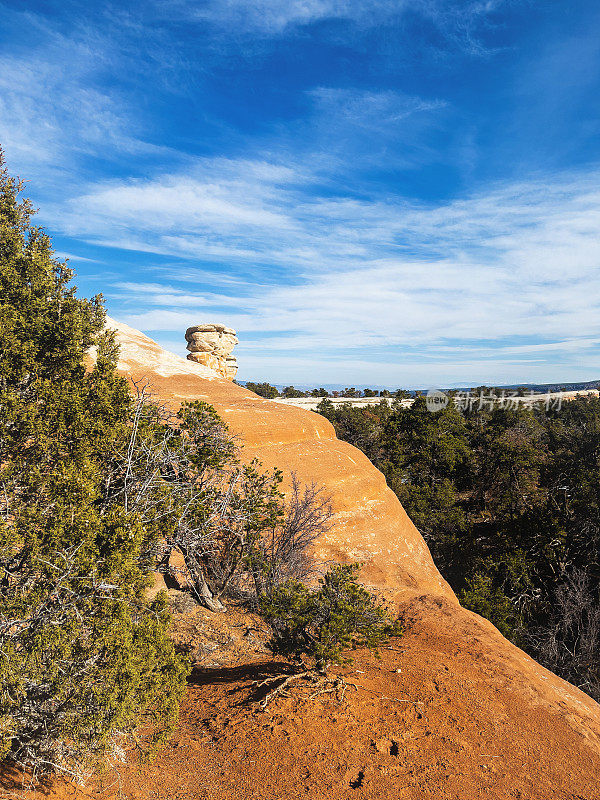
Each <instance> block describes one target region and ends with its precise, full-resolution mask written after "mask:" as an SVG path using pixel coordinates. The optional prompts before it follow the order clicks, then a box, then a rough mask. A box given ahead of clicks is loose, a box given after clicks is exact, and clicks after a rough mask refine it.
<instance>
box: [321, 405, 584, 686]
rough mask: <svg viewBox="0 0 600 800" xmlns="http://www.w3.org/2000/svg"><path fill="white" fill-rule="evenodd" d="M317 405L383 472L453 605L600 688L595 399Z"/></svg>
mask: <svg viewBox="0 0 600 800" xmlns="http://www.w3.org/2000/svg"><path fill="white" fill-rule="evenodd" d="M486 393H487V394H488V395H490V394H491V392H490V391H489V390H488V391H486ZM318 410H319V412H320V413H322V414H323V415H324V416H326V417H327V418H328V419H329V420H330V421H331V422H332V423H333V425H334V426H335V428H336V431H337V434H338V436H339V437H340V438H342V439H344V440H345V441H348V442H350V443H351V444H353V445H355V446H356V447H359V448H360V449H361V450H362V451H363V452H364V453H365V454H366V455H367V456H368V457H369V458H370V459H371V461H372V462H373V463H374V464H375V465H376V466H377V467H378V468H379V469H381V470H382V471H383V473H384V474H385V476H386V478H387V481H388V484H389V485H390V487H391V488H392V489H393V490H394V492H395V493H396V494H397V496H398V497H399V499H400V500H401V502H402V504H403V506H404V508H405V509H406V511H407V512H408V513H409V515H410V516H411V519H412V520H413V521H414V523H415V524H416V526H417V527H418V528H419V530H420V531H421V533H422V534H423V536H424V537H425V539H426V541H427V542H428V544H429V546H430V548H431V551H432V554H433V557H434V559H435V561H436V564H437V566H438V568H439V569H440V571H441V573H442V574H443V576H444V577H445V578H446V579H447V580H448V581H449V582H450V584H451V586H452V587H453V588H454V590H455V591H456V592H457V594H458V596H459V598H460V600H461V602H462V603H463V605H465V606H466V607H468V608H470V609H472V610H474V611H476V612H478V613H479V614H482V615H483V616H485V617H487V618H488V619H489V620H491V621H492V622H493V623H494V625H496V626H497V627H498V628H499V629H500V631H501V632H502V633H503V634H505V635H506V636H507V637H508V638H510V639H512V640H513V641H514V642H515V643H517V644H518V645H519V646H521V647H522V648H524V649H525V650H527V652H529V653H530V654H531V655H533V656H534V657H535V658H537V659H538V660H539V661H540V662H541V663H542V664H544V665H545V666H547V667H548V668H549V669H551V670H553V671H555V672H556V673H557V674H559V675H561V676H562V677H564V678H566V679H567V680H569V681H571V682H573V683H575V684H576V685H577V686H579V687H580V688H582V689H583V690H584V691H586V692H588V693H589V694H590V695H592V696H593V697H594V698H596V699H600V400H599V399H598V398H595V397H579V398H577V399H575V400H571V401H569V402H565V403H563V405H562V407H561V408H554V409H546V408H545V407H544V406H543V405H542V404H539V405H536V406H534V407H532V408H528V407H525V406H519V407H516V408H508V407H506V405H503V404H502V403H500V402H499V403H496V404H491V405H490V406H488V407H485V408H479V406H478V405H477V404H475V405H474V406H473V407H470V408H466V409H465V410H464V411H462V410H459V408H457V406H456V405H455V403H454V402H453V401H450V403H449V404H448V405H447V406H446V408H444V409H443V410H441V411H439V412H437V413H432V412H431V411H428V410H427V406H426V402H425V399H424V398H417V399H416V401H415V402H414V404H413V405H412V406H411V407H410V408H403V407H402V406H401V404H400V403H399V402H398V401H396V400H393V401H392V402H387V401H381V402H380V403H379V404H377V405H373V406H369V407H366V408H356V407H352V406H351V405H350V404H346V405H344V404H342V405H337V406H334V405H333V404H332V403H331V402H330V401H329V400H327V399H324V400H323V401H322V402H321V403H320V405H319V407H318Z"/></svg>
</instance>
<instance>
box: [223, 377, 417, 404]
mask: <svg viewBox="0 0 600 800" xmlns="http://www.w3.org/2000/svg"><path fill="white" fill-rule="evenodd" d="M236 383H237V381H236ZM239 385H240V386H241V385H242V384H239ZM245 386H246V389H249V390H250V391H251V392H254V394H258V395H260V397H266V398H268V399H270V400H273V399H274V398H276V397H290V398H291V397H348V398H350V397H354V398H356V397H411V396H412V395H411V393H410V392H407V391H406V390H404V389H397V390H396V391H395V392H390V391H389V390H388V389H382V390H381V391H379V390H377V389H363V390H360V389H355V388H354V387H353V386H351V387H346V388H345V389H344V390H343V391H332V392H328V391H327V389H324V388H323V387H322V386H321V387H320V388H319V389H317V388H315V389H310V390H307V391H303V390H302V389H296V387H295V386H285V387H284V388H283V389H282V390H281V391H279V389H278V388H277V387H276V386H272V385H271V384H270V383H254V382H253V381H246V384H245Z"/></svg>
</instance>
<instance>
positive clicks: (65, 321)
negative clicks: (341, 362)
mask: <svg viewBox="0 0 600 800" xmlns="http://www.w3.org/2000/svg"><path fill="white" fill-rule="evenodd" d="M20 190H21V185H20V184H19V183H18V182H16V181H15V180H13V179H12V178H10V176H9V175H8V173H7V171H6V170H5V169H4V166H3V161H2V153H1V151H0V431H1V433H0V490H1V491H0V760H2V759H4V758H7V759H10V760H11V761H12V762H13V763H16V764H18V765H20V766H21V767H23V768H25V769H26V770H29V771H30V772H31V773H32V774H33V776H34V777H35V776H39V775H40V774H42V773H48V772H56V771H59V772H63V773H65V774H67V775H70V776H73V777H75V778H76V779H78V780H82V779H83V778H84V777H85V775H86V774H88V773H89V772H90V771H91V770H92V769H93V768H94V766H95V765H97V764H98V763H99V762H101V761H102V760H103V759H104V758H105V757H107V756H108V757H110V758H112V759H113V761H114V760H118V759H119V758H121V757H122V755H123V751H124V750H123V748H124V747H125V746H126V745H127V743H128V742H129V739H130V737H131V736H133V735H134V733H135V730H136V728H138V727H139V726H140V725H141V724H148V725H149V726H150V727H151V728H152V729H153V731H154V735H153V747H154V748H155V747H157V746H159V745H160V743H161V742H162V741H164V739H165V737H167V736H168V735H169V733H170V731H171V730H172V729H173V727H174V725H175V724H176V721H177V714H178V707H179V702H180V700H181V697H182V695H183V692H184V689H185V685H186V677H187V673H188V664H187V661H186V659H185V658H184V657H183V656H181V655H180V654H178V653H177V652H176V650H175V648H174V646H173V643H172V641H171V639H170V638H169V633H168V628H169V624H170V617H169V614H168V612H167V597H166V595H165V594H164V593H160V594H159V595H158V597H157V598H156V600H154V601H152V602H150V601H148V600H147V599H146V590H147V589H148V587H149V586H150V585H151V583H152V580H153V575H152V573H153V572H154V571H155V570H157V569H160V570H161V571H162V572H164V573H165V575H166V576H167V577H170V578H172V579H177V580H178V581H179V582H180V585H181V586H182V587H183V588H185V589H187V590H188V591H189V592H190V593H191V594H192V595H193V596H194V597H195V598H196V600H197V601H198V603H200V604H202V605H204V606H205V607H207V608H209V609H211V610H223V609H224V606H223V603H222V598H225V597H235V598H237V599H238V600H241V601H245V602H246V603H248V604H250V605H251V606H252V607H253V608H254V609H258V608H259V607H260V606H261V603H262V604H266V605H264V607H265V609H267V608H268V609H269V612H268V618H269V621H270V622H271V624H272V625H273V627H274V630H276V631H277V634H276V638H277V641H278V646H281V647H284V646H285V640H286V636H287V635H288V634H287V633H286V631H285V630H283V629H282V628H281V626H279V623H278V621H277V619H278V617H277V614H276V613H275V612H274V608H275V605H274V604H276V603H277V602H278V601H277V600H276V599H275V598H278V597H279V594H278V592H279V591H280V587H282V586H285V587H288V591H289V592H293V591H294V592H304V593H305V595H306V597H313V594H314V593H311V592H310V591H309V590H307V589H301V588H299V587H300V586H301V585H302V584H301V583H299V582H300V581H302V580H306V579H307V578H308V577H309V576H310V575H311V573H312V572H313V571H314V568H313V564H312V562H311V559H310V557H309V546H310V544H311V543H312V542H313V541H314V539H315V538H316V537H317V536H319V535H321V533H323V531H324V530H326V529H327V526H328V521H329V518H330V516H331V510H330V506H329V502H328V499H327V498H326V497H324V496H323V494H322V492H321V490H320V489H319V487H317V486H305V487H303V488H302V489H301V488H300V486H299V484H298V481H297V480H296V479H295V476H292V481H291V483H292V487H291V491H290V492H289V493H288V499H287V500H285V501H284V499H283V497H282V495H281V493H280V491H279V485H280V482H281V475H280V473H279V472H277V471H275V472H274V473H273V474H263V473H262V472H261V471H260V470H259V465H258V464H256V463H252V464H243V463H242V462H241V460H240V458H239V451H238V448H237V447H236V445H235V442H234V440H233V439H232V437H231V436H230V434H229V432H228V431H227V427H226V426H225V425H224V423H223V422H222V420H221V419H220V418H219V417H218V415H217V414H216V412H215V411H214V409H213V408H211V407H210V406H208V405H206V404H204V403H199V402H198V403H191V404H188V405H186V406H184V407H183V408H181V409H180V411H179V412H178V413H177V414H176V415H174V414H172V413H170V412H168V410H167V409H166V408H164V407H163V406H161V405H160V404H157V403H156V402H153V401H152V399H151V396H150V387H148V386H132V385H131V384H129V383H128V382H127V381H126V380H125V379H124V378H122V377H119V376H118V375H117V373H116V363H117V355H118V348H117V346H116V343H115V340H114V337H113V336H112V334H110V333H106V332H104V330H103V328H104V321H105V314H104V309H103V307H102V302H101V298H100V297H96V298H94V299H93V300H91V301H90V300H86V299H80V298H78V297H77V296H76V291H75V288H74V287H73V286H72V285H71V279H72V276H73V274H72V272H71V270H69V269H68V268H67V266H66V265H65V264H64V263H61V262H60V261H58V260H57V259H56V258H55V257H54V255H53V251H52V247H51V243H50V240H49V238H48V237H47V235H46V234H45V233H44V232H43V231H42V230H41V229H39V228H36V227H35V226H34V225H33V224H32V221H31V217H32V214H33V210H32V208H31V205H30V204H29V202H28V201H27V200H20V198H19V193H20ZM91 347H95V348H96V361H95V365H94V366H93V368H91V369H89V370H88V371H86V367H85V363H84V357H85V354H86V352H87V351H88V350H89V349H90V348H91ZM132 389H134V391H133V392H132V391H131V390H132ZM136 394H137V397H136V396H135V395H136ZM174 552H177V553H178V554H179V556H180V561H179V563H180V564H181V562H183V565H184V566H183V568H181V566H180V567H179V569H175V567H174V566H173V560H172V558H171V556H172V554H173V553H174ZM341 570H342V571H341V572H339V577H340V578H341V577H342V576H343V575H346V572H344V570H347V568H341ZM331 574H332V575H334V574H337V573H331ZM353 575H354V573H353V572H348V573H347V580H346V582H345V584H344V582H343V581H342V582H341V583H340V581H339V580H338V584H339V585H340V590H341V591H342V590H343V592H345V594H344V597H345V598H346V600H347V602H352V601H353V600H354V599H355V600H356V602H357V607H356V610H355V611H354V612H351V609H349V607H348V606H347V605H346V606H344V607H342V605H341V597H342V595H341V594H340V595H339V602H338V605H337V606H336V607H335V608H332V612H331V615H330V621H329V623H328V625H329V629H330V630H331V633H330V634H328V637H329V638H328V639H327V644H324V645H323V648H324V649H323V648H322V656H320V659H321V660H320V662H319V663H320V664H321V665H322V666H325V665H326V662H327V663H329V662H330V661H334V662H335V661H337V660H338V653H339V651H340V649H341V648H344V647H347V646H348V645H349V644H350V642H351V641H352V640H355V639H356V638H357V637H358V638H359V640H360V641H364V642H365V644H367V645H370V644H371V642H372V641H374V640H375V639H374V637H375V638H376V635H377V631H378V630H379V627H380V626H381V621H380V617H379V616H378V614H377V612H376V610H375V611H374V610H373V609H375V606H372V607H371V605H370V603H371V601H370V600H369V595H368V594H367V593H366V592H365V590H364V589H362V588H361V587H359V585H358V584H357V583H356V581H355V580H354V577H353ZM330 584H331V578H330V577H329V576H328V577H327V578H326V579H325V583H324V586H329V585H330ZM342 584H344V585H342ZM344 586H346V588H344ZM292 587H293V589H292ZM323 591H324V589H323ZM317 597H321V596H320V595H317V594H314V597H313V601H311V602H312V603H313V604H312V606H311V608H315V609H316V608H320V607H322V606H323V603H324V602H325V600H324V599H323V600H319V602H318V603H317V602H316V598H317ZM259 598H260V599H259ZM269 598H273V600H272V602H271V603H270V604H269ZM369 609H371V613H374V614H375V616H374V617H373V630H372V631H370V629H369V628H368V626H367V625H366V622H363V623H361V625H357V624H353V626H352V624H351V623H350V621H349V618H348V613H354V614H355V616H356V618H357V619H358V618H359V617H360V615H361V614H362V616H363V618H364V620H366V619H367V618H366V616H365V615H366V614H367V611H368V610H369ZM290 614H291V611H289V613H288V619H291V616H290ZM319 619H321V618H319ZM318 625H320V626H321V628H323V625H324V623H323V622H319V623H317V622H316V621H315V619H314V615H313V618H311V619H310V620H308V621H307V626H308V627H307V629H306V630H307V636H311V635H312V633H308V631H309V628H310V631H315V630H317V627H315V626H318ZM336 626H337V627H336ZM344 626H345V627H344ZM294 630H297V626H296V628H294ZM324 630H325V629H324V628H323V631H324ZM290 635H291V634H290ZM335 637H337V638H335ZM288 649H289V651H290V652H291V651H298V643H297V641H296V642H294V643H291V642H290V644H289V645H288ZM319 652H320V651H319ZM311 653H312V651H311ZM314 654H315V656H316V651H315V653H314ZM152 749H153V748H151V750H152Z"/></svg>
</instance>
